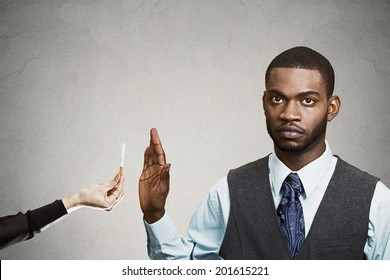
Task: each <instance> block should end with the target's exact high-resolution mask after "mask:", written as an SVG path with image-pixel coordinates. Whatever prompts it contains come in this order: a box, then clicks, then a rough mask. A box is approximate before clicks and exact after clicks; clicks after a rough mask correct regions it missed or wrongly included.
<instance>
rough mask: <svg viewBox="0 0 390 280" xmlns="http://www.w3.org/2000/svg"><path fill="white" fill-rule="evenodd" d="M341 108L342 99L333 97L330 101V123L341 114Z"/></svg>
mask: <svg viewBox="0 0 390 280" xmlns="http://www.w3.org/2000/svg"><path fill="white" fill-rule="evenodd" d="M340 106H341V101H340V97H338V96H337V95H333V96H332V97H330V98H329V101H328V117H327V119H328V122H330V121H332V120H333V119H334V118H335V117H336V116H337V114H338V113H339V110H340Z"/></svg>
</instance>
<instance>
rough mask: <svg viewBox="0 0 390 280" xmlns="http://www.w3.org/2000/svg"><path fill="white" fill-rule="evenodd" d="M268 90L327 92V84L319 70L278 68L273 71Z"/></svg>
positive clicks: (267, 85) (267, 86) (268, 82)
mask: <svg viewBox="0 0 390 280" xmlns="http://www.w3.org/2000/svg"><path fill="white" fill-rule="evenodd" d="M266 88H267V90H270V89H279V90H282V91H287V90H288V91H290V90H291V91H295V92H301V91H307V90H313V91H318V92H322V91H325V84H324V82H323V80H322V77H321V74H320V72H319V71H318V70H314V69H303V68H282V67H277V68H273V69H272V70H271V72H270V75H269V78H268V81H267V84H266Z"/></svg>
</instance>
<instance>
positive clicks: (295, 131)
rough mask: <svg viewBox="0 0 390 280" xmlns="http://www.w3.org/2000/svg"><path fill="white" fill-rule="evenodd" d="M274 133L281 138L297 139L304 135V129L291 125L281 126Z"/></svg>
mask: <svg viewBox="0 0 390 280" xmlns="http://www.w3.org/2000/svg"><path fill="white" fill-rule="evenodd" d="M276 131H277V133H278V134H279V135H280V136H281V137H283V138H287V139H295V138H299V137H301V136H302V135H303V134H304V133H305V130H304V129H302V128H300V127H298V126H296V125H291V124H283V125H281V126H279V127H278V128H277V129H276Z"/></svg>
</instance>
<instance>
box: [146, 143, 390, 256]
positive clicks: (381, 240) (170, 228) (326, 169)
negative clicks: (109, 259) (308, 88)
mask: <svg viewBox="0 0 390 280" xmlns="http://www.w3.org/2000/svg"><path fill="white" fill-rule="evenodd" d="M336 163H337V158H336V157H334V156H333V155H332V152H331V150H330V148H329V146H328V144H327V145H326V150H325V152H324V153H323V154H322V155H321V157H319V158H318V159H316V160H315V161H313V162H311V163H310V164H308V165H306V166H305V167H303V168H302V169H300V170H299V171H297V172H296V173H298V175H299V178H300V179H301V181H302V184H303V186H304V189H305V193H304V195H302V197H301V198H300V200H301V203H302V207H303V214H304V218H305V229H306V232H305V234H306V236H307V234H308V232H309V230H310V227H311V224H312V222H313V219H314V216H315V214H316V212H317V209H318V206H319V204H320V202H321V200H322V198H323V196H324V193H325V191H326V188H327V186H328V183H329V181H330V179H331V177H332V175H333V172H334V170H335V167H336ZM268 166H269V169H270V173H269V179H270V183H271V191H272V195H273V199H274V203H275V211H276V208H277V207H278V205H279V202H280V200H281V193H280V189H281V186H282V184H283V181H284V179H285V178H286V177H287V175H288V174H290V173H291V172H292V171H291V170H290V169H289V168H288V167H287V166H286V165H284V163H283V162H282V161H280V160H279V159H278V157H277V156H276V155H275V154H274V153H272V154H271V155H270V156H269V162H268ZM229 212H230V197H229V186H228V181H227V176H225V177H223V178H221V179H220V180H219V181H218V182H217V183H216V184H215V185H214V187H213V188H212V189H211V190H210V192H209V193H208V196H207V197H206V198H205V199H204V200H203V202H202V203H201V205H200V206H199V208H198V209H197V210H196V212H195V213H194V215H193V216H192V218H191V221H190V224H189V227H188V237H189V238H188V239H187V238H184V237H182V236H180V234H179V233H178V232H177V230H176V228H175V226H174V224H173V223H172V221H171V219H170V218H169V215H168V214H167V213H166V214H165V215H164V217H163V218H161V219H160V220H159V221H157V222H155V223H153V224H148V223H147V222H146V221H144V223H145V228H146V232H147V235H148V255H149V257H150V258H151V259H194V260H203V259H220V256H219V250H220V247H221V244H222V241H223V239H224V236H225V231H226V227H227V223H228V219H229ZM364 254H365V256H366V258H367V259H390V190H389V189H388V188H387V187H386V186H385V185H384V184H383V183H382V182H380V181H379V182H378V183H377V185H376V188H375V192H374V196H373V198H372V201H371V207H370V214H369V224H368V233H367V241H366V244H365V247H364Z"/></svg>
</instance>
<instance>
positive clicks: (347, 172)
mask: <svg viewBox="0 0 390 280" xmlns="http://www.w3.org/2000/svg"><path fill="white" fill-rule="evenodd" d="M335 157H336V158H337V164H336V170H335V172H336V174H337V173H340V174H342V175H343V177H344V178H345V177H347V178H348V179H350V180H358V181H359V180H369V181H372V182H374V183H376V182H378V181H379V180H380V179H379V178H378V177H376V176H374V175H372V174H370V173H368V172H367V171H364V170H361V169H360V168H358V167H356V166H354V165H352V164H350V163H348V162H346V161H345V160H343V159H341V158H340V157H339V156H337V155H335Z"/></svg>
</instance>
